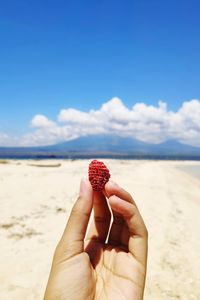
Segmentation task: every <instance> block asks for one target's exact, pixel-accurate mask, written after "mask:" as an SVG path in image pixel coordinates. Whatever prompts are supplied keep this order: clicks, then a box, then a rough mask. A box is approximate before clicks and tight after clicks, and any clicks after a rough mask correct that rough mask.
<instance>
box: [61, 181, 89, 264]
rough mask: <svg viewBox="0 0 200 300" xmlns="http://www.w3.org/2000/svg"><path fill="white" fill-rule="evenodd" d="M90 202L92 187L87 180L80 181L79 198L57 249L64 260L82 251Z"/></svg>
mask: <svg viewBox="0 0 200 300" xmlns="http://www.w3.org/2000/svg"><path fill="white" fill-rule="evenodd" d="M92 200H93V190H92V187H91V185H90V183H89V181H88V180H87V179H82V180H81V184H80V192H79V197H78V199H77V200H76V202H75V204H74V206H73V208H72V211H71V214H70V216H69V219H68V222H67V225H66V228H65V230H64V233H63V236H62V238H61V241H60V242H59V245H58V247H57V248H59V249H60V250H61V252H62V253H63V254H64V255H65V256H66V257H65V259H67V258H69V257H72V256H74V255H76V254H79V253H81V252H83V251H84V238H85V234H86V230H87V226H88V222H89V218H90V214H91V211H92ZM59 252H60V251H59Z"/></svg>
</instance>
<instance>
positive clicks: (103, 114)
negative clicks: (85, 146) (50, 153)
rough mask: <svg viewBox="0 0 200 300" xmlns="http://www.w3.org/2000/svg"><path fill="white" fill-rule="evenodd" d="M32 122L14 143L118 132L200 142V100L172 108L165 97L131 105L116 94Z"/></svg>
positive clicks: (154, 139) (51, 141)
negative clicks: (86, 108)
mask: <svg viewBox="0 0 200 300" xmlns="http://www.w3.org/2000/svg"><path fill="white" fill-rule="evenodd" d="M30 124H31V128H32V131H31V132H30V133H28V134H26V135H24V136H22V137H20V138H18V140H16V139H15V141H14V142H15V143H17V144H18V145H23V146H32V145H48V144H54V143H57V142H61V141H65V140H70V139H74V138H77V137H80V136H85V135H92V134H118V135H123V136H129V137H132V138H136V139H139V140H142V141H146V142H150V143H160V142H163V141H165V140H168V139H177V140H178V141H180V142H183V143H186V144H191V145H195V146H200V101H199V100H196V99H193V100H190V101H186V102H184V103H183V104H182V106H181V107H180V108H179V110H178V111H176V112H173V111H169V110H168V109H167V104H166V103H165V102H162V101H160V102H158V106H153V105H147V104H145V103H136V104H135V105H134V106H133V107H132V108H131V109H129V108H128V107H126V106H125V105H124V103H123V102H122V101H121V100H120V99H119V98H117V97H114V98H112V99H111V100H109V101H108V102H106V103H103V104H102V106H101V107H100V108H99V109H98V110H93V109H91V110H89V111H88V112H83V111H80V110H77V109H74V108H67V109H61V111H60V113H59V114H58V117H57V121H56V122H54V121H52V120H49V119H48V118H47V117H46V116H45V115H36V116H34V117H33V119H32V120H31V123H30ZM8 140H9V137H8V136H6V137H5V136H4V137H3V135H0V144H1V145H4V144H6V143H8Z"/></svg>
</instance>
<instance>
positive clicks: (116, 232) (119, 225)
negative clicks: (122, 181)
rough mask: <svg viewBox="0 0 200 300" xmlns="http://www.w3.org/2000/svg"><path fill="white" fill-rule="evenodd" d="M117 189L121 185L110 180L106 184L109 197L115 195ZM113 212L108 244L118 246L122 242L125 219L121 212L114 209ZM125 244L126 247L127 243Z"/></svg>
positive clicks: (106, 192)
mask: <svg viewBox="0 0 200 300" xmlns="http://www.w3.org/2000/svg"><path fill="white" fill-rule="evenodd" d="M117 190H119V187H118V186H117V185H116V184H115V183H114V182H112V181H109V182H108V183H107V184H106V186H105V194H106V196H107V197H108V198H109V197H111V196H113V195H115V194H116V192H117ZM111 208H112V207H111ZM112 214H113V222H112V226H111V229H110V234H109V238H108V244H110V245H114V246H118V245H121V244H122V243H121V234H122V231H123V227H124V223H125V221H124V218H123V216H122V215H121V214H120V213H118V212H116V211H113V210H112ZM123 246H124V247H126V245H123Z"/></svg>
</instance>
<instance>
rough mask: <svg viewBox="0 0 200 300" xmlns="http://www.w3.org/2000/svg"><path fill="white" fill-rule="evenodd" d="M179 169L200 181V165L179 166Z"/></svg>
mask: <svg viewBox="0 0 200 300" xmlns="http://www.w3.org/2000/svg"><path fill="white" fill-rule="evenodd" d="M178 168H179V169H180V170H182V171H184V172H187V173H189V174H191V175H193V176H195V177H196V178H199V179H200V165H188V166H179V167H178Z"/></svg>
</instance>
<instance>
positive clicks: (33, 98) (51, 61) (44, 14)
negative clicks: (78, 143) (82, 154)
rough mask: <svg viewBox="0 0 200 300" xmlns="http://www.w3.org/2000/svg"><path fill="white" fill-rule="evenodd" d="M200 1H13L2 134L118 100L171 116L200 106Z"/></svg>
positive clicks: (5, 42) (3, 67) (0, 89)
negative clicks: (192, 103)
mask: <svg viewBox="0 0 200 300" xmlns="http://www.w3.org/2000/svg"><path fill="white" fill-rule="evenodd" d="M199 11H200V3H199V1H192V0H191V1H185V0H182V1H172V0H169V1H160V0H157V1H153V0H152V1H149V0H146V1H144V0H140V1H139V0H138V1H134V0H130V1H126V0H123V1H122V0H121V1H117V0H115V1H113V0H111V1H109V0H107V1H105V0H101V1H94V0H93V1H89V0H85V1H59V0H58V1H39V0H35V1H29V0H23V1H22V0H18V1H13V0H7V1H4V2H2V3H1V9H0V132H1V133H5V134H8V135H11V136H15V135H16V136H18V135H23V134H26V133H27V132H29V131H30V128H29V124H30V122H31V119H32V118H33V117H34V116H35V115H41V114H42V115H45V116H47V117H48V118H49V119H51V120H52V121H55V120H56V118H57V116H58V114H59V112H60V110H61V109H67V108H70V107H72V108H74V109H77V110H80V111H88V110H89V109H99V108H100V107H101V105H102V104H103V103H105V102H107V101H108V100H109V99H111V98H112V97H115V96H116V97H119V98H120V99H122V101H123V103H124V105H125V106H126V107H127V108H129V109H130V108H131V107H132V106H133V105H134V104H136V103H138V102H144V103H145V104H146V105H153V106H156V105H157V103H158V101H159V100H163V101H164V102H166V103H167V104H168V108H169V110H173V111H176V110H178V109H179V108H180V107H181V105H182V102H183V101H189V100H191V99H194V98H195V99H200V89H199V86H200V75H199V70H200V18H199Z"/></svg>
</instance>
